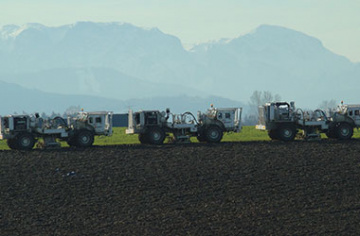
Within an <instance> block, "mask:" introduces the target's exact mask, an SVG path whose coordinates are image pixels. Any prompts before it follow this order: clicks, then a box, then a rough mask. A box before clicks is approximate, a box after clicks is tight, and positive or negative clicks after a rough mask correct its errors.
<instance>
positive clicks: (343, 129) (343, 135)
mask: <svg viewBox="0 0 360 236" xmlns="http://www.w3.org/2000/svg"><path fill="white" fill-rule="evenodd" d="M353 134H354V128H353V127H352V126H351V125H350V124H348V123H341V124H340V125H339V126H338V127H337V129H336V135H337V138H338V139H339V140H349V139H351V137H352V136H353Z"/></svg>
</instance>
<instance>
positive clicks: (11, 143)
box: [6, 139, 18, 150]
mask: <svg viewBox="0 0 360 236" xmlns="http://www.w3.org/2000/svg"><path fill="white" fill-rule="evenodd" d="M6 143H7V145H8V147H9V148H10V149H13V150H16V149H18V148H17V146H16V139H8V140H6Z"/></svg>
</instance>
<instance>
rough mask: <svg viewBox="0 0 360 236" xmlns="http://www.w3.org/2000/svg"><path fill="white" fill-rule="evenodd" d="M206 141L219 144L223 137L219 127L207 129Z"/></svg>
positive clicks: (214, 126)
mask: <svg viewBox="0 0 360 236" xmlns="http://www.w3.org/2000/svg"><path fill="white" fill-rule="evenodd" d="M204 134H205V140H206V141H207V142H208V143H218V142H220V141H221V139H222V137H223V131H222V130H221V128H220V127H219V126H217V125H210V126H208V127H207V128H206V129H205V132H204Z"/></svg>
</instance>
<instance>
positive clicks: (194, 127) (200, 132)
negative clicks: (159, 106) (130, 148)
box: [126, 107, 242, 144]
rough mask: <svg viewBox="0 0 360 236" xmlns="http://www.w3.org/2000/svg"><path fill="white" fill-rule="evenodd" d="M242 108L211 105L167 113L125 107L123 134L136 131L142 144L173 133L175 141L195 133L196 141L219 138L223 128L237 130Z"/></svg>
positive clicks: (214, 141) (187, 138) (184, 139)
mask: <svg viewBox="0 0 360 236" xmlns="http://www.w3.org/2000/svg"><path fill="white" fill-rule="evenodd" d="M241 112H242V108H214V107H211V109H208V111H207V112H206V113H201V112H198V115H197V118H195V116H194V115H193V114H192V113H190V112H185V113H183V114H171V113H170V110H169V109H166V111H163V112H160V111H158V110H149V111H138V112H135V113H134V112H133V111H132V110H130V111H129V119H128V120H129V124H128V128H127V129H126V133H127V134H138V135H139V141H140V142H141V143H143V144H162V143H163V142H164V140H165V137H166V136H169V134H173V139H174V141H175V142H188V141H189V139H190V137H197V139H198V140H199V141H200V142H209V143H217V142H220V141H221V139H222V137H223V133H224V132H240V130H241Z"/></svg>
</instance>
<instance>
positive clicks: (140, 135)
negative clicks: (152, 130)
mask: <svg viewBox="0 0 360 236" xmlns="http://www.w3.org/2000/svg"><path fill="white" fill-rule="evenodd" d="M138 139H139V141H140V143H141V144H147V143H149V142H148V141H147V139H146V135H145V134H139V136H138Z"/></svg>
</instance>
